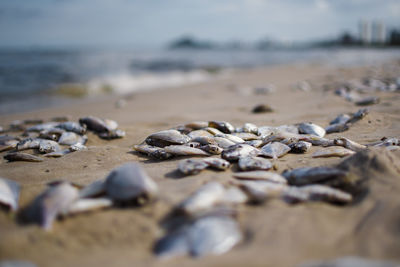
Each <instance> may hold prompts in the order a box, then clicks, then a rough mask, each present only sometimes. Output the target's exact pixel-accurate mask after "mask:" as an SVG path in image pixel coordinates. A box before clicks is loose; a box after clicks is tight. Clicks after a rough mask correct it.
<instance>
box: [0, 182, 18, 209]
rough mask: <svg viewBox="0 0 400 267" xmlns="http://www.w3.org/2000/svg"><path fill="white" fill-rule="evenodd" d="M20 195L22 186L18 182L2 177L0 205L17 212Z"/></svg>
mask: <svg viewBox="0 0 400 267" xmlns="http://www.w3.org/2000/svg"><path fill="white" fill-rule="evenodd" d="M19 193H20V186H19V184H18V183H17V182H14V181H12V180H9V179H6V178H1V177H0V205H3V206H6V207H8V208H10V210H12V211H16V210H17V209H18V201H19Z"/></svg>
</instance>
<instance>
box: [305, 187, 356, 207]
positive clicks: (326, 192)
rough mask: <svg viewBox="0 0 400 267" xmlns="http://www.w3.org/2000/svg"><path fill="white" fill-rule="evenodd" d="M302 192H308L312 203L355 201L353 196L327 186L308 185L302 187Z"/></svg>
mask: <svg viewBox="0 0 400 267" xmlns="http://www.w3.org/2000/svg"><path fill="white" fill-rule="evenodd" d="M300 190H301V191H303V192H306V193H307V194H308V195H309V196H308V199H309V200H312V201H327V202H332V203H349V202H351V201H352V199H353V197H352V195H351V194H349V193H346V192H344V191H342V190H339V189H335V188H332V187H329V186H325V185H316V184H314V185H306V186H302V187H300Z"/></svg>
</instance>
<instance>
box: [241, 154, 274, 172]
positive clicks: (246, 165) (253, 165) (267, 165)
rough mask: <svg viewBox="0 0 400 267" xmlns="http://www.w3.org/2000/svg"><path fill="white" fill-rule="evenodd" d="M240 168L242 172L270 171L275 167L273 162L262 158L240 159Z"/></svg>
mask: <svg viewBox="0 0 400 267" xmlns="http://www.w3.org/2000/svg"><path fill="white" fill-rule="evenodd" d="M238 166H239V169H240V170H242V171H254V170H269V169H271V168H272V167H273V166H272V163H271V161H269V160H268V159H265V158H261V157H242V158H239V162H238Z"/></svg>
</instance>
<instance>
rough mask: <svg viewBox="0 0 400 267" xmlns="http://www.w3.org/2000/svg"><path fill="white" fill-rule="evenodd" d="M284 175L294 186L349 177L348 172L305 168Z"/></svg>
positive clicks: (334, 169) (286, 172)
mask: <svg viewBox="0 0 400 267" xmlns="http://www.w3.org/2000/svg"><path fill="white" fill-rule="evenodd" d="M282 175H283V176H284V177H285V178H286V180H288V182H289V183H290V184H292V185H307V184H312V183H317V182H322V181H326V180H331V179H336V178H343V177H345V176H347V172H345V171H342V170H340V169H336V168H332V167H304V168H297V169H293V170H286V171H284V172H283V173H282Z"/></svg>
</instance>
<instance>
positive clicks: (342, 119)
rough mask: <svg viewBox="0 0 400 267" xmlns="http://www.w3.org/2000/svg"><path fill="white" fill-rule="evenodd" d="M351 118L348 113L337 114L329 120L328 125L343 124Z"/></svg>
mask: <svg viewBox="0 0 400 267" xmlns="http://www.w3.org/2000/svg"><path fill="white" fill-rule="evenodd" d="M350 119H351V116H350V115H349V114H339V115H338V116H337V117H336V118H334V119H333V120H331V121H330V122H329V124H330V125H332V124H345V123H347V122H348V121H349V120H350Z"/></svg>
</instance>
